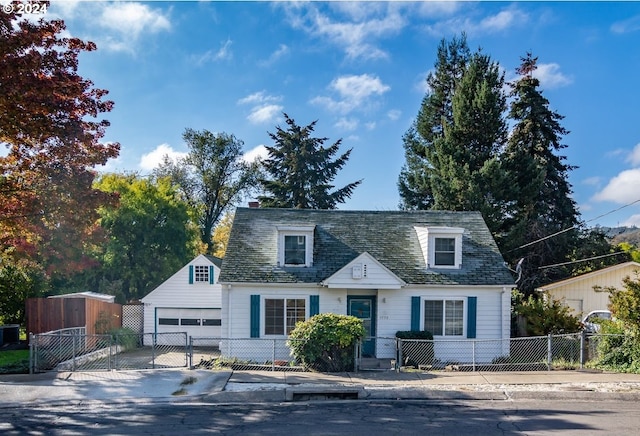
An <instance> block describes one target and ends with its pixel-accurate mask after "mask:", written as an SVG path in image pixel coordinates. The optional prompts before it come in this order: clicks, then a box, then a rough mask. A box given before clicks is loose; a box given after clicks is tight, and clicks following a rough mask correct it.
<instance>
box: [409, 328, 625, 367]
mask: <svg viewBox="0 0 640 436" xmlns="http://www.w3.org/2000/svg"><path fill="white" fill-rule="evenodd" d="M603 340H604V339H603V335H587V334H584V333H576V334H567V335H549V336H536V337H524V338H511V339H504V340H500V339H495V340H492V339H489V340H483V339H468V340H465V339H463V340H442V339H438V340H432V341H427V340H419V339H397V356H398V357H397V361H396V369H397V370H410V369H416V368H417V369H423V370H434V371H436V370H449V371H548V370H552V369H577V368H583V367H584V366H585V364H587V363H588V362H590V361H596V360H598V357H599V350H600V349H602V347H599V344H601V343H602V341H603ZM608 340H609V343H608V344H607V346H608V347H609V348H610V345H611V341H612V340H614V339H612V338H609V339H608ZM618 340H619V341H620V342H621V340H620V339H618Z"/></svg>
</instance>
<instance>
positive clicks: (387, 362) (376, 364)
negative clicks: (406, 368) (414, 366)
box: [359, 357, 394, 371]
mask: <svg viewBox="0 0 640 436" xmlns="http://www.w3.org/2000/svg"><path fill="white" fill-rule="evenodd" d="M359 369H361V370H363V371H375V370H377V371H380V370H382V371H386V370H392V369H394V367H393V362H392V359H377V358H375V357H363V358H361V359H360V368H359Z"/></svg>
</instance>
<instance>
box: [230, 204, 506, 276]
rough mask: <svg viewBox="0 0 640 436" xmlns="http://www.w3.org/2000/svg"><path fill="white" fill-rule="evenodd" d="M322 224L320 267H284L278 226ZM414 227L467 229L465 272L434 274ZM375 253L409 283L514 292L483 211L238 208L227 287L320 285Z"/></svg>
mask: <svg viewBox="0 0 640 436" xmlns="http://www.w3.org/2000/svg"><path fill="white" fill-rule="evenodd" d="M309 224H313V225H315V226H316V227H315V233H314V242H313V261H314V263H313V265H312V266H310V267H279V266H277V263H278V247H277V241H278V230H277V226H295V225H309ZM414 226H418V227H426V226H448V227H461V228H464V229H465V232H464V234H463V239H462V268H461V269H455V270H452V269H449V270H446V269H438V270H436V269H427V267H426V264H425V260H424V257H423V255H422V250H421V248H420V244H419V241H418V236H417V235H416V231H415V229H414ZM365 251H366V252H368V253H369V254H371V255H372V256H373V257H375V258H376V259H377V260H378V261H379V262H381V263H382V264H383V265H385V266H386V267H387V268H389V270H391V271H392V272H393V273H394V274H395V275H397V276H398V277H399V278H401V279H402V280H404V281H405V282H406V283H408V284H429V285H431V284H442V285H506V286H511V285H512V284H513V277H512V276H511V273H510V272H509V270H508V269H507V268H506V267H505V266H504V262H503V259H502V255H501V254H500V252H499V250H498V248H497V246H496V244H495V241H494V240H493V238H492V236H491V233H490V232H489V230H488V228H487V226H486V224H485V222H484V220H483V219H482V215H481V214H480V213H478V212H448V211H415V212H407V211H342V210H303V209H266V208H265V209H262V208H238V209H237V210H236V213H235V218H234V221H233V227H232V229H231V234H230V237H229V243H228V245H227V252H226V255H225V257H224V259H223V262H222V267H221V270H222V271H221V274H220V282H250V283H320V282H321V281H323V280H325V279H326V278H328V277H330V276H331V275H333V274H334V273H336V272H337V271H338V270H340V269H341V268H342V267H344V266H345V265H346V264H347V263H349V262H350V261H351V260H353V259H354V258H356V257H357V256H358V255H360V254H361V253H363V252H365Z"/></svg>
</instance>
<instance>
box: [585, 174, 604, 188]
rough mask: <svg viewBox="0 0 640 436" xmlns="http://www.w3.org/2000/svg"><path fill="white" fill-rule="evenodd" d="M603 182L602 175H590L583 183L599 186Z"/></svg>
mask: <svg viewBox="0 0 640 436" xmlns="http://www.w3.org/2000/svg"><path fill="white" fill-rule="evenodd" d="M600 183H602V177H598V176H595V177H588V178H586V179H584V180H583V181H582V184H583V185H587V186H599V185H600Z"/></svg>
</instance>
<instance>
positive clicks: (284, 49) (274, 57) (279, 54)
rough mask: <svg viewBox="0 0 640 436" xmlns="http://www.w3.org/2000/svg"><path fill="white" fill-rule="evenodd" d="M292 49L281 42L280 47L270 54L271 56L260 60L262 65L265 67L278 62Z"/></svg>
mask: <svg viewBox="0 0 640 436" xmlns="http://www.w3.org/2000/svg"><path fill="white" fill-rule="evenodd" d="M290 51H291V50H290V49H289V47H288V46H287V45H285V44H280V45H279V46H278V49H277V50H276V51H274V52H273V53H271V55H269V58H268V59H266V60H264V61H262V62H260V65H261V66H263V67H266V66H269V65H272V64H274V63H275V62H277V61H278V60H279V59H282V58H283V57H285V56H287V55H288V54H289V52H290Z"/></svg>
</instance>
